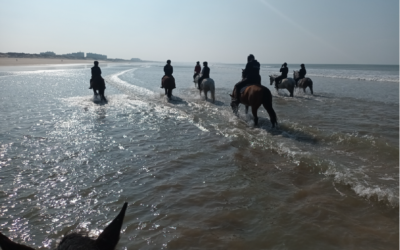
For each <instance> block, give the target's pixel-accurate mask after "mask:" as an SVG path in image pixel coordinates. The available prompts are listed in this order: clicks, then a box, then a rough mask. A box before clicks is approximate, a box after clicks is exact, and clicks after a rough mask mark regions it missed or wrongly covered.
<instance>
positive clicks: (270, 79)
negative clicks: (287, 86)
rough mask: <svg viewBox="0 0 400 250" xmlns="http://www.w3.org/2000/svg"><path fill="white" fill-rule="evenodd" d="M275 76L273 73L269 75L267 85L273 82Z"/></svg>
mask: <svg viewBox="0 0 400 250" xmlns="http://www.w3.org/2000/svg"><path fill="white" fill-rule="evenodd" d="M274 80H275V77H274V76H273V75H269V85H272V84H273V83H274Z"/></svg>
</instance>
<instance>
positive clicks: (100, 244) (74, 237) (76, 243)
mask: <svg viewBox="0 0 400 250" xmlns="http://www.w3.org/2000/svg"><path fill="white" fill-rule="evenodd" d="M127 206H128V203H126V202H125V203H124V205H123V206H122V209H121V211H120V212H119V214H118V215H117V217H115V219H114V220H113V221H112V222H111V223H110V224H109V225H108V226H107V227H106V228H105V229H104V231H103V232H102V233H101V234H100V235H99V237H98V238H97V239H96V240H94V239H92V238H89V237H88V236H85V235H82V234H80V233H71V234H68V235H66V236H64V238H63V239H62V240H61V242H60V244H59V245H58V247H57V248H56V249H57V250H68V249H85V250H114V249H115V247H116V246H117V244H118V241H119V235H120V232H121V227H122V222H123V221H124V217H125V211H126V208H127ZM0 247H1V249H3V250H35V249H34V248H31V247H28V246H25V245H22V244H18V243H15V242H13V241H11V240H10V239H9V238H8V237H7V236H5V235H3V234H2V233H0Z"/></svg>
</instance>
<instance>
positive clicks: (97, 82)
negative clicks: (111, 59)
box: [90, 76, 107, 101]
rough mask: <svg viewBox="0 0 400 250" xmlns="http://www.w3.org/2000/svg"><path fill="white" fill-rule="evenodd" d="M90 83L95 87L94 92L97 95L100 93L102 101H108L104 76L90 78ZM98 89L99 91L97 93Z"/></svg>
mask: <svg viewBox="0 0 400 250" xmlns="http://www.w3.org/2000/svg"><path fill="white" fill-rule="evenodd" d="M90 83H91V85H92V87H93V93H94V95H95V96H97V95H100V98H101V100H102V101H107V100H106V97H105V96H104V90H105V89H106V83H105V82H104V79H103V77H101V76H99V77H96V78H94V79H91V80H90ZM97 91H98V93H97Z"/></svg>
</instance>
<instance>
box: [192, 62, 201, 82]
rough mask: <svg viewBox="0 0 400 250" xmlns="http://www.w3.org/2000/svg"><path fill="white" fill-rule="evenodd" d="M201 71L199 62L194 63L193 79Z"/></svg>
mask: <svg viewBox="0 0 400 250" xmlns="http://www.w3.org/2000/svg"><path fill="white" fill-rule="evenodd" d="M200 71H201V66H200V62H197V63H196V66H195V67H194V75H193V79H195V78H196V76H198V75H199V74H200Z"/></svg>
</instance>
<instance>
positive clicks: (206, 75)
mask: <svg viewBox="0 0 400 250" xmlns="http://www.w3.org/2000/svg"><path fill="white" fill-rule="evenodd" d="M203 66H204V68H203V70H202V71H201V77H200V79H199V81H198V82H197V88H198V89H201V88H200V84H201V82H202V81H203V80H204V79H206V78H210V68H209V67H208V63H207V62H203Z"/></svg>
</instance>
